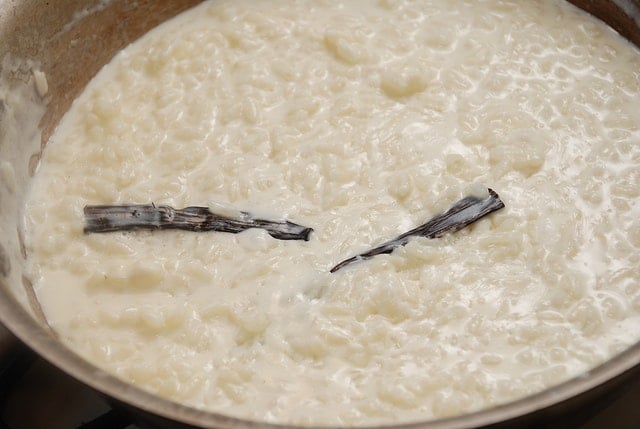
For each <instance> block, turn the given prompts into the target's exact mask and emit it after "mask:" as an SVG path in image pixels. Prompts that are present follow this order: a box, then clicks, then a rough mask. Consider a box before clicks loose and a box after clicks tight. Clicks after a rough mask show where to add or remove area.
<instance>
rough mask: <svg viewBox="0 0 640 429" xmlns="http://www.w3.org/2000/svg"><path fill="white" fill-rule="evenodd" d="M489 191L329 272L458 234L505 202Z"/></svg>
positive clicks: (461, 201)
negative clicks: (413, 241)
mask: <svg viewBox="0 0 640 429" xmlns="http://www.w3.org/2000/svg"><path fill="white" fill-rule="evenodd" d="M488 191H489V195H488V196H487V197H485V198H480V197H476V196H468V197H465V198H463V199H461V200H460V201H458V202H457V203H455V204H454V205H453V206H452V207H451V208H450V209H449V210H447V211H446V212H444V213H443V214H440V215H437V216H435V217H433V218H432V219H431V220H429V221H428V222H427V223H425V224H424V225H421V226H419V227H417V228H414V229H412V230H411V231H408V232H405V233H404V234H401V235H399V236H398V237H396V238H394V239H393V240H390V241H387V242H386V243H384V244H382V245H380V246H378V247H376V248H374V249H371V250H369V251H367V252H364V253H361V254H359V255H356V256H354V257H351V258H349V259H346V260H344V261H342V262H340V263H339V264H337V265H336V266H334V267H333V268H331V270H330V272H332V273H335V272H336V271H338V270H339V269H341V268H343V267H345V266H347V265H349V264H352V263H354V262H356V261H360V260H363V259H369V258H373V257H374V256H376V255H381V254H383V253H391V252H393V249H395V248H396V247H399V246H404V245H405V244H407V243H408V242H409V239H410V238H411V237H417V236H420V237H427V238H438V237H441V236H443V235H444V234H446V233H449V232H456V231H459V230H461V229H462V228H465V227H466V226H468V225H470V224H472V223H473V222H475V221H477V220H478V219H480V218H482V217H483V216H486V215H488V214H489V213H492V212H494V211H496V210H499V209H501V208H503V207H504V203H503V202H502V200H501V199H500V197H499V196H498V194H497V193H496V192H495V191H494V190H493V189H489V190H488Z"/></svg>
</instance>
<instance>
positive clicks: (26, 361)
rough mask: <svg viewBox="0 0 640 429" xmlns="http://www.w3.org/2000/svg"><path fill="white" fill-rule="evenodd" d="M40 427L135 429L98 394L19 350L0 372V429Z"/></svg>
mask: <svg viewBox="0 0 640 429" xmlns="http://www.w3.org/2000/svg"><path fill="white" fill-rule="evenodd" d="M34 405H36V406H34ZM44 428H46V429H125V428H127V429H136V427H135V426H134V425H133V424H132V422H131V420H130V419H129V418H127V417H125V416H124V415H122V414H121V413H119V412H118V411H117V410H114V409H112V408H111V407H110V406H109V405H108V404H107V403H106V402H105V401H104V400H103V399H102V398H100V396H99V395H98V394H96V393H95V392H93V391H92V390H90V389H89V388H87V387H85V386H83V385H82V384H80V383H79V382H76V381H75V380H73V379H72V378H71V377H68V376H67V375H65V374H64V373H62V372H61V371H59V370H58V369H56V368H55V367H53V366H51V365H50V364H48V363H46V362H45V361H44V360H42V359H40V358H39V357H37V355H35V354H34V353H33V352H31V351H29V350H28V349H26V348H23V349H22V350H20V351H18V352H17V353H16V354H15V357H14V359H13V361H11V362H9V363H8V366H7V367H6V368H5V369H4V370H2V371H1V372H0V429H44Z"/></svg>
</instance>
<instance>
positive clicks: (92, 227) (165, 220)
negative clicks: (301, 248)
mask: <svg viewBox="0 0 640 429" xmlns="http://www.w3.org/2000/svg"><path fill="white" fill-rule="evenodd" d="M84 216H85V227H84V232H85V234H88V233H96V232H114V231H130V230H137V229H150V230H158V229H181V230H186V231H195V232H205V231H220V232H230V233H233V234H236V233H238V232H242V231H244V230H247V229H250V228H260V229H264V230H265V231H267V232H268V233H269V235H271V236H272V237H273V238H277V239H279V240H305V241H308V240H309V234H311V231H313V229H312V228H308V227H305V226H302V225H298V224H295V223H292V222H289V221H272V220H265V219H256V218H254V217H252V216H251V215H250V214H249V213H246V212H242V213H241V216H240V217H239V218H232V217H228V216H223V215H219V214H216V213H213V212H211V210H209V208H208V207H186V208H184V209H174V208H172V207H169V206H156V205H154V204H130V205H94V206H85V208H84Z"/></svg>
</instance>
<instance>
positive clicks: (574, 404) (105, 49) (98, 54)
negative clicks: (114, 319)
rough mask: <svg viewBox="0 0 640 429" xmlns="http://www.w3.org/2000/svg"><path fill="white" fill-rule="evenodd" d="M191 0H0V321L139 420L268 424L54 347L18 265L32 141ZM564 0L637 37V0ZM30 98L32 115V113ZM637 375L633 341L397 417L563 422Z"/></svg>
mask: <svg viewBox="0 0 640 429" xmlns="http://www.w3.org/2000/svg"><path fill="white" fill-rule="evenodd" d="M199 1H200V0H171V1H156V0H137V1H127V0H55V1H48V2H45V1H42V0H0V78H1V79H2V80H1V81H0V321H1V322H2V323H3V324H4V325H5V326H6V327H7V328H8V329H9V330H10V331H11V332H12V333H13V335H15V336H16V337H17V338H19V339H20V341H21V342H23V343H24V344H26V345H27V346H28V347H30V348H32V349H33V350H34V351H36V352H37V353H38V354H40V355H41V356H42V357H44V358H45V359H47V360H48V361H50V362H51V363H53V364H54V365H56V366H57V367H59V368H61V369H62V370H64V371H65V372H67V373H68V374H70V375H71V376H73V377H75V378H77V379H78V380H80V381H82V382H84V383H85V384H87V385H89V386H91V387H92V388H94V389H95V390H97V391H99V392H102V393H103V394H104V395H105V396H106V397H108V398H109V399H110V400H111V401H112V402H113V403H114V404H116V405H117V406H119V407H121V408H122V409H123V410H128V411H130V412H131V413H133V415H134V416H135V418H136V419H137V420H138V421H139V422H140V424H142V425H145V426H153V427H172V428H174V427H175V428H186V427H206V428H209V427H215V428H255V427H273V426H271V425H266V424H260V423H254V422H249V421H245V420H239V419H234V418H229V417H225V416H222V415H218V414H213V413H206V412H202V411H197V410H194V409H191V408H188V407H184V406H181V405H178V404H174V403H172V402H169V401H167V400H164V399H161V398H158V397H156V396H153V395H150V394H148V393H145V392H143V391H141V390H139V389H137V388H135V387H133V386H131V385H128V384H126V383H124V382H122V381H120V380H118V379H116V378H114V377H112V376H110V375H108V374H106V373H105V372H103V371H101V370H99V369H97V368H96V367H94V366H92V365H90V364H89V363H87V362H85V361H84V360H82V359H81V358H79V357H78V356H76V355H75V354H74V353H73V352H72V351H70V350H69V349H67V348H66V347H64V346H63V345H62V343H60V342H59V341H58V340H57V339H56V336H55V333H53V332H52V331H51V330H50V329H49V328H48V327H47V324H46V320H45V319H44V317H43V315H42V312H41V310H40V309H39V306H38V303H37V300H36V299H35V294H34V292H33V289H32V287H31V285H30V284H29V282H28V280H27V279H26V278H25V277H24V276H23V274H22V266H23V264H24V259H25V251H24V246H23V245H22V237H21V233H20V224H21V222H20V214H21V207H22V205H23V203H24V199H25V194H26V191H27V187H28V184H29V179H30V177H32V175H33V173H34V167H35V165H36V164H37V161H38V159H39V154H40V152H41V149H42V147H43V146H44V144H45V142H46V141H47V139H48V137H49V135H50V134H51V132H52V130H53V129H54V128H55V126H56V124H57V122H58V121H59V119H60V117H61V116H62V115H63V114H64V112H65V111H66V110H67V109H68V108H69V106H70V104H71V102H72V101H73V99H74V98H75V97H76V96H77V95H78V94H79V93H80V91H81V90H82V89H83V88H84V86H85V85H86V83H87V82H88V81H89V80H90V79H91V78H92V77H93V76H94V75H95V73H96V72H97V71H98V70H99V69H100V67H102V66H103V65H104V64H105V63H107V62H108V61H109V60H110V59H111V57H112V56H113V55H114V54H115V53H116V52H117V51H118V50H119V49H121V48H123V47H124V46H126V45H127V44H128V43H129V42H131V41H133V40H135V39H137V38H138V37H139V36H141V35H142V34H144V33H145V32H146V31H148V30H149V29H151V28H153V27H154V26H155V25H157V24H159V23H161V22H162V21H164V20H166V19H168V18H170V17H172V16H174V15H176V14H177V13H179V12H181V11H183V10H185V9H186V8H188V7H190V6H192V5H194V4H196V3H199ZM571 2H572V3H574V4H576V5H577V6H579V7H581V8H583V9H585V10H587V11H588V12H590V13H592V14H593V15H595V16H597V17H599V18H600V19H602V20H603V21H605V22H606V23H608V24H609V25H610V26H612V27H613V28H615V29H616V30H618V32H620V34H622V35H623V36H625V37H626V38H628V39H629V40H631V41H632V42H633V43H635V44H636V45H638V46H640V0H571ZM3 59H4V61H3ZM18 60H20V61H18ZM33 70H42V71H43V72H44V73H45V74H46V76H47V78H48V88H45V87H44V86H43V85H42V82H40V85H36V84H35V81H36V80H37V79H36V78H35V77H36V75H37V73H36V75H34V73H33ZM2 85H4V87H5V88H6V87H8V86H10V87H11V89H12V91H18V92H20V91H22V94H23V98H25V99H26V100H27V104H25V105H24V106H22V107H21V106H20V105H14V103H16V101H15V100H14V99H12V98H10V97H9V96H7V94H6V92H5V93H4V95H3V92H2V91H1V88H2ZM45 89H46V91H45ZM38 90H39V91H40V94H38ZM45 92H46V95H44V97H43V100H41V99H40V98H42V97H40V96H41V95H43V94H44V93H45ZM29 103H33V105H30V104H29ZM34 106H35V107H34ZM39 108H42V112H41V113H42V114H41V115H40V114H35V113H38V112H37V110H38V109H39ZM16 130H17V131H16ZM11 341H13V340H12V336H11V335H9V334H8V333H7V332H6V331H4V330H3V329H2V326H0V344H1V345H3V347H5V348H6V345H7V343H8V342H11ZM1 361H2V355H1V354H0V363H1ZM637 377H640V343H638V344H636V345H635V346H633V347H632V348H630V349H629V350H627V351H626V352H624V353H622V354H621V355H619V356H617V357H615V358H614V359H611V360H610V361H608V362H607V363H605V364H603V365H601V366H600V367H598V368H595V369H593V370H592V371H590V372H588V373H586V374H584V375H582V376H580V377H578V378H576V379H573V380H570V381H568V382H566V383H563V384H561V385H559V386H557V387H554V388H552V389H549V390H547V391H545V392H542V393H540V394H537V395H534V396H531V397H528V398H525V399H523V400H520V401H517V402H513V403H510V404H506V405H503V406H500V407H496V408H493V409H489V410H486V411H482V412H478V413H474V414H470V415H465V416H461V417H456V418H451V419H446V420H439V421H434V422H426V423H418V424H412V425H406V426H405V427H407V428H409V427H411V428H425V429H427V428H430V429H445V428H446V429H453V428H463V427H488V426H491V427H518V428H521V427H534V426H535V427H539V425H541V424H544V422H547V421H549V420H550V419H556V418H559V417H560V418H562V419H563V422H564V423H565V424H567V423H569V422H571V420H572V419H573V421H575V422H578V421H580V420H581V419H582V418H583V417H586V416H588V415H589V414H590V413H592V412H593V410H595V409H597V407H598V405H602V404H605V403H606V402H607V401H608V400H610V399H613V398H614V397H615V395H616V394H617V392H619V391H620V389H621V388H622V387H623V386H624V385H625V384H626V383H628V382H629V381H630V380H633V379H634V378H636V379H637Z"/></svg>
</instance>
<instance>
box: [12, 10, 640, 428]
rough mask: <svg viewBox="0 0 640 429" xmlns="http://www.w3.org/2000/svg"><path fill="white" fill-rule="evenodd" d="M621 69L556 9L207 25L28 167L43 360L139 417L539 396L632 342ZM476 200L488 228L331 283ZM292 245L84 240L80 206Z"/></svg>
mask: <svg viewBox="0 0 640 429" xmlns="http://www.w3.org/2000/svg"><path fill="white" fill-rule="evenodd" d="M639 105H640V53H639V52H638V50H637V49H636V48H634V47H632V46H631V45H630V44H628V43H627V42H626V41H624V40H623V39H621V38H620V37H619V36H618V35H617V34H615V33H614V32H613V31H611V30H610V29H608V28H607V27H606V26H604V24H602V23H600V22H598V21H596V20H594V19H593V18H591V17H589V16H587V15H586V14H585V13H583V12H581V11H579V10H577V9H575V8H574V7H572V6H569V5H568V4H565V3H564V2H558V1H551V0H544V1H535V2H533V1H531V2H518V1H497V0H487V1H476V0H474V1H449V0H434V1H408V0H406V1H403V0H398V1H396V0H380V1H369V0H349V1H347V0H344V1H334V0H322V1H295V0H270V1H249V0H240V1H237V0H236V1H216V2H205V3H204V4H202V5H201V6H198V7H197V8H195V9H193V10H191V11H188V12H186V13H185V14H183V15H181V16H179V17H177V18H175V19H173V20H171V21H170V22H167V23H165V24H163V25H162V26H161V27H158V28H157V29H155V30H153V31H152V32H150V33H149V34H148V35H146V36H145V37H143V38H142V39H141V40H139V41H138V42H136V43H134V44H133V45H131V46H130V47H128V48H127V49H125V50H123V51H122V52H120V53H119V54H118V55H117V56H116V57H115V58H114V59H113V61H112V62H111V63H109V64H108V65H107V66H105V68H104V69H103V70H102V71H101V72H100V73H99V75H98V76H97V77H96V78H95V79H94V80H93V81H92V82H91V84H90V85H89V86H88V87H87V88H86V90H85V91H84V93H83V94H82V95H81V96H80V97H79V98H78V99H77V100H76V101H75V103H74V104H73V107H72V108H71V110H70V111H69V112H68V113H67V114H66V116H65V117H64V118H63V120H62V121H61V123H60V125H59V127H58V129H57V130H56V132H55V134H54V135H53V137H52V138H51V141H50V142H49V144H48V145H47V147H46V149H45V151H44V153H43V157H42V161H41V165H40V168H39V171H38V173H37V176H36V178H35V180H34V184H33V188H32V191H31V194H30V199H29V202H28V204H27V207H26V211H25V231H26V234H25V235H26V240H27V251H28V255H29V270H30V276H31V280H32V281H33V283H34V285H35V288H36V291H37V294H38V297H39V299H40V302H41V304H42V307H43V310H44V312H45V314H46V316H47V318H48V320H49V322H50V324H51V326H52V328H53V329H54V330H55V331H56V332H58V334H59V335H60V338H61V339H62V341H64V342H65V343H66V344H67V345H68V346H69V347H70V348H72V349H73V350H75V351H77V352H78V353H79V354H80V355H82V356H83V357H85V358H86V359H88V360H89V361H91V362H93V363H95V364H96V365H98V366H99V367H101V368H104V369H105V370H107V371H108V372H110V373H112V374H115V375H116V376H118V377H120V378H122V379H124V380H127V381H129V382H131V383H133V384H135V385H137V386H140V387H142V388H143V389H146V390H148V391H151V392H154V393H156V394H158V395H161V396H163V397H167V398H170V399H173V400H175V401H178V402H181V403H184V404H187V405H191V406H194V407H197V408H202V409H206V410H212V411H216V412H220V413H223V414H228V415H232V416H237V417H243V418H249V419H255V420H261V421H269V422H279V423H296V424H315V425H364V424H367V425H370V424H379V423H397V422H410V421H417V420H427V419H434V418H439V417H445V416H451V415H457V414H461V413H467V412H471V411H474V410H479V409H483V408H486V407H490V406H492V405H496V404H500V403H504V402H507V401H511V400H514V399H518V398H521V397H524V396H526V395H528V394H531V393H534V392H538V391H541V390H543V389H545V388H547V387H549V386H552V385H555V384H557V383H560V382H562V381H565V380H567V379H569V378H571V377H573V376H576V375H578V374H580V373H582V372H583V371H585V370H587V369H590V368H592V367H594V366H596V365H598V364H600V363H602V362H604V361H605V360H607V359H609V358H611V357H612V356H614V355H615V354H617V353H619V352H621V351H622V350H624V349H626V348H627V347H629V346H630V345H631V344H633V343H635V342H636V341H637V340H638V339H639V338H640V279H639V275H638V267H639V266H640V198H639V197H640V186H639V184H640V109H638V106H639ZM478 183H483V184H486V185H490V186H491V187H493V188H494V189H496V191H498V193H499V194H500V195H501V197H502V199H503V200H504V201H505V204H506V208H505V209H503V210H502V211H500V212H497V213H495V214H494V215H492V216H491V217H489V218H486V219H483V220H481V221H480V222H479V223H477V224H474V225H473V226H471V227H470V228H468V229H465V230H463V231H461V232H459V233H456V234H454V235H449V236H445V237H443V238H440V239H437V240H428V239H415V240H412V241H411V242H410V243H409V244H408V245H407V246H406V247H403V248H400V249H398V250H397V251H395V252H394V253H392V254H391V255H382V256H377V257H376V258H374V259H371V260H369V261H364V262H361V263H358V264H354V265H352V266H349V267H347V268H345V269H343V270H341V271H339V272H337V273H335V274H329V272H328V270H329V269H330V268H331V267H332V266H333V265H335V264H336V263H337V262H339V261H341V260H343V259H345V258H347V257H350V256H353V255H354V254H357V253H359V252H362V251H364V250H367V249H369V248H371V247H372V246H374V245H377V244H380V243H381V242H383V241H386V240H388V239H391V238H393V237H395V236H397V235H398V234H399V233H402V232H405V231H407V230H408V229H411V228H413V227H414V226H417V225H419V224H421V223H424V221H425V220H427V219H428V218H429V217H430V216H432V215H434V214H436V213H439V212H441V211H443V210H445V209H446V208H447V207H448V206H449V205H450V204H451V203H453V202H454V201H456V200H457V199H459V198H460V197H462V196H463V195H464V194H465V193H467V192H468V190H469V189H470V188H473V186H474V184H478ZM151 202H154V203H157V204H168V205H171V206H174V207H184V206H192V205H211V206H216V205H217V204H221V205H223V206H224V207H229V206H230V207H234V208H237V209H241V210H249V211H251V212H253V213H258V214H266V215H269V216H271V217H285V218H287V219H289V220H292V221H294V222H296V223H300V224H303V225H306V226H310V227H313V228H314V233H313V234H312V236H311V240H310V241H308V242H304V241H279V240H275V239H273V238H272V237H270V236H269V235H267V234H266V233H265V232H264V231H261V230H250V231H246V232H244V233H241V234H238V235H232V234H224V233H205V234H199V233H192V232H176V231H162V232H153V233H152V232H133V233H114V234H108V235H85V234H83V207H84V206H85V205H86V204H117V203H140V204H148V203H151Z"/></svg>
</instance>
